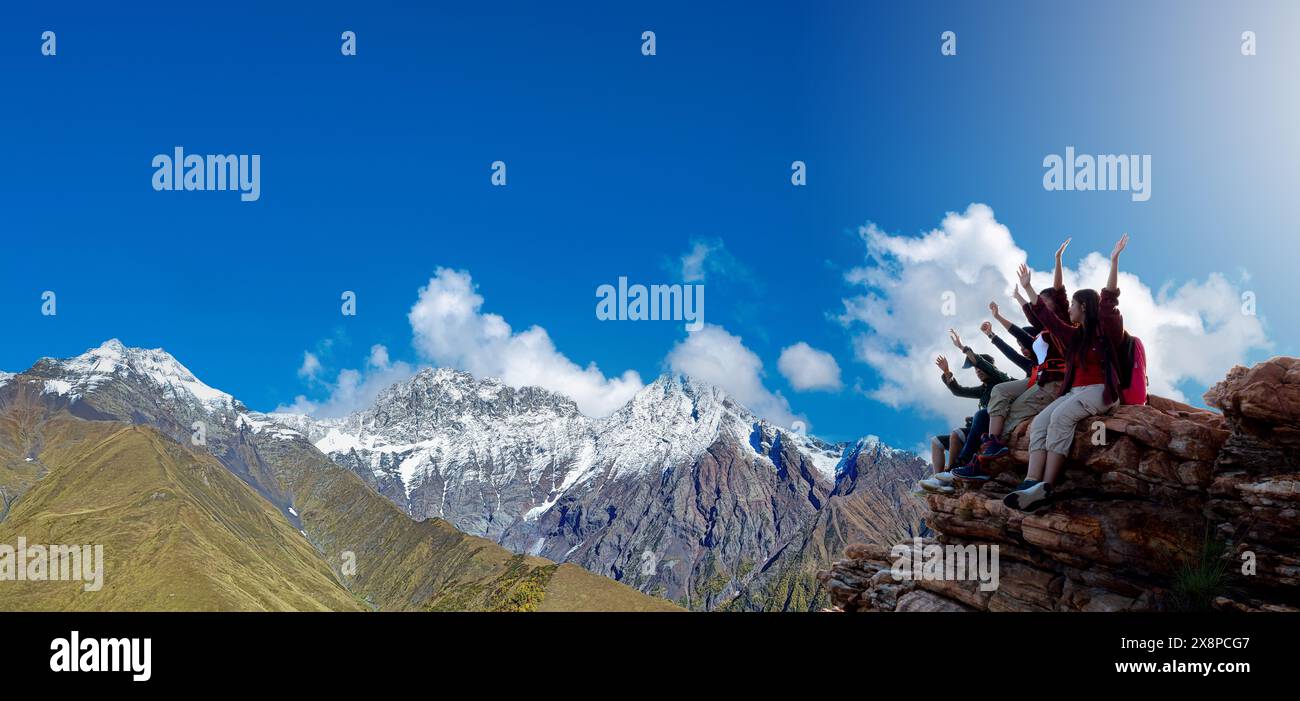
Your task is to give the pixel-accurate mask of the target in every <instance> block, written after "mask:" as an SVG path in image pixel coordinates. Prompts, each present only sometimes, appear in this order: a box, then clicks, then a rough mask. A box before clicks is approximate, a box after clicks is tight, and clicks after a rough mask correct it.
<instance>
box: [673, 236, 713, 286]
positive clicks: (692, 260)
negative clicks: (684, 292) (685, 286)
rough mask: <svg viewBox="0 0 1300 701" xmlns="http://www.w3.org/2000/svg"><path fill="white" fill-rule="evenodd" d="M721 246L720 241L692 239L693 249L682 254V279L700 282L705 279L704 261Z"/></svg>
mask: <svg viewBox="0 0 1300 701" xmlns="http://www.w3.org/2000/svg"><path fill="white" fill-rule="evenodd" d="M719 248H720V244H718V243H710V242H708V241H692V242H691V250H689V251H687V252H686V255H683V256H682V281H683V282H699V281H701V280H703V279H704V263H705V261H707V260H708V258H709V255H710V254H711V253H713V252H714V251H716V250H718V249H719Z"/></svg>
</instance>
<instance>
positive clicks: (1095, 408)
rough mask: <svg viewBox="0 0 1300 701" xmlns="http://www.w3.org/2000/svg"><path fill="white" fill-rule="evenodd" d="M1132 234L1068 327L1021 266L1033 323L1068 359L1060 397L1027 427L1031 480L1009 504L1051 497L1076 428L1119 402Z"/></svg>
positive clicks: (1076, 300) (1076, 303)
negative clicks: (1122, 286)
mask: <svg viewBox="0 0 1300 701" xmlns="http://www.w3.org/2000/svg"><path fill="white" fill-rule="evenodd" d="M1126 246H1128V234H1124V236H1123V237H1121V238H1120V240H1119V241H1118V242H1117V243H1116V244H1115V248H1114V250H1112V251H1111V253H1110V277H1109V279H1108V280H1107V281H1106V287H1105V289H1103V290H1102V291H1101V293H1100V294H1098V293H1097V291H1096V290H1079V291H1077V292H1075V293H1074V295H1073V296H1072V298H1071V301H1070V321H1069V323H1066V322H1064V321H1062V320H1061V319H1060V318H1058V317H1057V315H1056V314H1055V313H1053V311H1054V310H1053V309H1052V308H1051V305H1052V302H1051V301H1050V298H1049V297H1048V296H1047V295H1042V296H1040V295H1039V294H1038V293H1037V292H1035V291H1034V289H1033V287H1031V286H1030V276H1029V267H1028V266H1026V265H1024V264H1022V265H1021V266H1020V271H1019V273H1020V285H1021V287H1023V288H1025V292H1026V293H1027V294H1028V295H1029V302H1030V304H1031V305H1033V306H1032V310H1033V312H1034V317H1035V319H1036V320H1037V321H1038V322H1039V323H1040V324H1042V326H1043V328H1045V329H1046V330H1047V331H1048V332H1050V333H1051V335H1052V336H1053V338H1054V339H1055V342H1056V343H1057V344H1059V347H1060V349H1061V352H1062V354H1063V355H1064V356H1065V378H1064V379H1063V380H1062V381H1061V389H1060V395H1059V396H1057V398H1056V399H1055V400H1054V401H1053V402H1052V403H1051V404H1048V405H1047V407H1046V408H1045V409H1043V410H1042V412H1040V413H1039V414H1038V416H1036V417H1034V421H1033V423H1032V424H1030V426H1029V474H1028V475H1026V477H1025V481H1024V482H1021V483H1020V486H1019V487H1017V488H1016V490H1015V491H1014V492H1012V493H1010V494H1008V495H1007V497H1006V499H1005V503H1006V505H1007V506H1009V507H1011V508H1013V509H1020V510H1023V511H1033V510H1034V509H1036V508H1038V507H1040V506H1042V505H1043V504H1044V503H1045V500H1046V499H1047V498H1048V497H1050V496H1051V495H1052V488H1053V487H1052V485H1053V484H1055V482H1056V480H1057V478H1058V477H1060V474H1061V467H1062V466H1063V465H1064V464H1065V456H1066V455H1068V454H1069V452H1070V444H1071V443H1072V442H1073V441H1074V427H1075V424H1077V423H1079V421H1081V420H1083V418H1084V417H1087V416H1095V415H1098V414H1105V413H1106V412H1108V411H1110V410H1111V409H1112V408H1114V406H1115V405H1116V404H1118V403H1119V398H1120V390H1121V388H1120V379H1119V358H1121V357H1122V350H1123V343H1124V317H1123V316H1122V315H1121V314H1120V313H1119V286H1118V275H1119V255H1120V253H1122V252H1123V251H1124V248H1125V247H1126Z"/></svg>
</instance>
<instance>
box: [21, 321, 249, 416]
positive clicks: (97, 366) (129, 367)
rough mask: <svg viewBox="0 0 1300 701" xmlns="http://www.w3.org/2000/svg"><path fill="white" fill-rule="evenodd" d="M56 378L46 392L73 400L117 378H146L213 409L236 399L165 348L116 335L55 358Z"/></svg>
mask: <svg viewBox="0 0 1300 701" xmlns="http://www.w3.org/2000/svg"><path fill="white" fill-rule="evenodd" d="M51 364H52V369H53V370H54V373H53V374H54V375H55V376H54V377H51V378H49V379H47V380H46V381H45V392H47V393H51V394H60V395H66V396H69V397H71V398H73V399H75V398H77V397H80V396H83V395H85V393H87V392H89V391H92V390H94V389H95V388H97V387H99V386H100V385H101V384H104V383H105V382H108V381H110V380H112V379H114V378H117V379H125V380H143V381H145V382H147V383H149V384H151V385H152V386H153V387H154V389H156V390H159V391H161V393H162V394H163V395H165V396H172V397H174V398H176V399H178V400H181V401H186V402H197V403H198V404H199V405H201V406H203V407H205V408H207V409H209V410H227V411H232V410H234V407H235V401H234V398H233V397H231V396H230V395H229V394H226V393H225V392H222V391H220V390H216V389H213V388H212V387H209V386H208V385H206V384H204V383H203V382H202V381H200V380H199V379H198V378H197V377H195V376H194V373H192V372H190V371H189V369H188V368H186V367H185V366H184V365H181V363H180V362H179V361H178V360H176V358H174V357H172V355H171V354H170V353H168V352H167V351H165V350H163V349H161V348H154V349H152V350H149V349H144V348H130V347H127V346H125V345H123V344H122V342H121V341H119V340H117V339H116V338H113V339H109V340H107V341H105V342H104V343H103V344H102V345H100V346H99V347H98V348H91V349H90V350H87V351H86V352H85V353H82V354H81V355H78V356H76V357H73V358H68V359H66V360H52V361H51Z"/></svg>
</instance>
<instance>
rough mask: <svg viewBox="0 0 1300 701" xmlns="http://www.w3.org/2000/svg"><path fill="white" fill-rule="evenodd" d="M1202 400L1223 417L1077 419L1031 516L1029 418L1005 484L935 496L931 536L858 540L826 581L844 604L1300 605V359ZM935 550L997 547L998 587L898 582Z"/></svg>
mask: <svg viewBox="0 0 1300 701" xmlns="http://www.w3.org/2000/svg"><path fill="white" fill-rule="evenodd" d="M1204 398H1205V401H1206V403H1207V404H1208V405H1209V406H1211V407H1214V408H1216V409H1218V411H1210V410H1205V409H1197V408H1194V407H1191V406H1188V405H1185V404H1180V403H1178V402H1173V401H1169V400H1166V399H1162V398H1159V397H1152V399H1151V401H1150V403H1149V405H1147V406H1123V407H1118V408H1117V409H1116V410H1115V411H1114V412H1112V413H1111V414H1110V415H1108V416H1104V417H1092V418H1089V419H1086V420H1084V421H1082V422H1080V424H1079V428H1078V433H1077V434H1076V437H1075V441H1074V445H1073V448H1072V451H1071V455H1070V456H1069V459H1068V462H1067V465H1066V476H1065V479H1064V480H1063V481H1062V482H1061V483H1060V484H1059V485H1058V491H1057V496H1056V497H1055V498H1054V502H1055V503H1053V504H1051V505H1049V506H1047V507H1044V508H1043V509H1041V510H1039V511H1038V512H1035V513H1029V514H1026V513H1022V512H1019V511H1015V510H1012V509H1008V508H1006V507H1005V506H1004V505H1003V504H1002V497H1003V496H1004V495H1005V494H1006V493H1007V492H1008V491H1010V490H1011V489H1012V488H1013V487H1014V486H1015V484H1016V483H1017V482H1018V480H1019V479H1020V477H1021V476H1022V475H1023V474H1024V470H1025V464H1026V462H1027V459H1028V450H1027V448H1028V439H1027V436H1026V435H1025V429H1026V428H1027V426H1021V427H1018V428H1017V430H1016V431H1015V433H1014V434H1013V435H1012V437H1011V446H1012V448H1013V449H1012V452H1011V454H1010V455H1009V456H1007V457H1006V458H1005V459H1003V460H1001V461H999V462H998V463H997V464H996V465H994V466H993V469H994V470H995V471H998V472H1000V473H1001V474H999V475H998V478H997V479H996V480H993V481H990V482H988V483H986V484H984V485H978V484H976V485H972V486H964V485H959V487H958V491H957V492H956V493H955V494H952V495H927V496H925V497H924V500H925V507H926V509H927V510H928V512H929V513H928V518H927V524H928V525H929V526H930V528H931V529H933V531H934V533H935V536H934V537H932V538H928V539H925V540H918V541H913V542H911V543H906V544H900V546H901V547H900V549H898V550H896V551H893V552H891V549H890V548H889V547H888V546H884V545H879V544H871V545H866V544H858V545H852V546H850V547H848V548H847V549H846V551H845V559H843V560H840V561H837V562H836V563H835V564H834V565H833V566H832V567H831V569H830V570H828V571H823V572H822V573H820V574H819V580H820V581H821V582H822V584H823V586H824V587H825V588H826V590H827V591H828V592H829V594H830V598H831V601H832V604H833V605H834V607H835V608H836V609H838V610H843V611H926V610H930V611H935V610H954V611H968V610H985V611H1008V610H1015V611H1024V610H1042V611H1120V610H1188V609H1192V610H1196V609H1217V610H1252V611H1253V610H1288V611H1293V610H1300V589H1298V588H1297V587H1296V585H1297V583H1298V581H1300V556H1298V555H1300V467H1298V466H1300V359H1295V358H1274V359H1272V360H1269V361H1267V362H1265V363H1261V364H1259V365H1256V366H1255V367H1253V368H1250V369H1247V368H1243V367H1237V368H1234V369H1233V370H1232V371H1231V372H1229V373H1228V376H1227V377H1226V378H1225V379H1224V380H1223V381H1222V382H1220V383H1218V384H1216V385H1215V386H1214V387H1213V388H1211V389H1210V390H1209V391H1208V392H1206V393H1205V397H1204ZM929 545H958V546H967V545H996V546H998V554H999V561H998V564H999V567H998V571H999V577H998V586H997V587H996V588H991V589H989V590H988V591H985V590H983V589H982V588H981V587H980V583H979V582H978V581H976V580H975V579H974V578H970V577H967V578H965V579H964V580H959V579H955V578H924V577H918V578H916V579H903V580H900V579H898V578H896V577H895V576H894V574H893V572H891V567H892V566H893V565H894V564H895V562H896V561H897V560H898V559H899V556H901V555H907V556H908V557H911V556H910V553H911V551H912V550H916V549H920V550H922V551H924V550H925V548H926V547H927V546H929ZM931 550H933V549H931ZM985 588H987V587H985Z"/></svg>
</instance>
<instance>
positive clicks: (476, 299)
mask: <svg viewBox="0 0 1300 701" xmlns="http://www.w3.org/2000/svg"><path fill="white" fill-rule="evenodd" d="M482 307H483V297H482V296H481V295H479V294H478V292H477V290H476V289H475V286H474V281H473V279H471V277H470V275H469V273H468V272H465V271H456V270H450V269H447V268H439V269H438V270H437V271H436V273H435V275H434V277H433V278H432V279H430V280H429V284H428V285H426V286H424V287H422V288H420V292H419V299H418V300H417V301H416V303H415V305H414V306H412V307H411V311H410V313H409V314H408V319H409V320H410V322H411V331H412V333H413V334H414V339H413V343H414V345H415V348H416V350H417V351H418V352H419V353H420V355H421V356H422V357H423V358H425V359H426V360H429V361H431V362H432V363H434V364H435V365H439V366H446V367H454V368H457V369H460V370H464V371H466V372H469V373H471V374H473V375H475V376H477V377H497V378H500V379H501V380H502V381H503V382H505V383H506V384H508V385H511V386H513V387H522V386H525V385H534V386H538V387H544V388H546V389H549V390H552V391H554V392H559V393H561V394H564V395H566V396H568V397H570V398H572V399H573V400H574V401H575V402H577V404H578V408H579V409H580V410H582V412H583V413H585V414H588V415H590V416H606V415H608V414H610V413H612V412H613V411H614V410H615V409H618V408H619V407H621V406H622V405H623V404H625V403H626V402H627V401H628V400H629V399H631V398H632V396H633V395H634V394H636V393H637V391H639V390H640V389H641V388H642V386H643V384H642V382H641V376H640V375H639V374H637V373H636V372H635V371H633V370H627V371H625V372H623V374H622V375H619V376H617V377H606V376H605V375H604V374H603V373H602V372H601V371H600V369H599V368H598V367H597V366H596V364H595V363H591V364H588V365H587V366H586V367H582V366H580V365H578V364H577V363H575V362H573V361H572V360H570V359H569V358H568V357H566V356H565V355H564V354H563V353H561V352H560V351H559V350H557V349H556V347H555V344H554V342H552V340H551V337H550V335H549V334H547V332H546V329H544V328H542V327H540V326H532V327H529V328H528V329H526V330H524V331H521V332H515V331H514V330H512V329H511V327H510V324H508V323H506V321H505V319H503V318H502V317H501V316H499V315H497V314H488V313H484V312H483V311H482Z"/></svg>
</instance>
